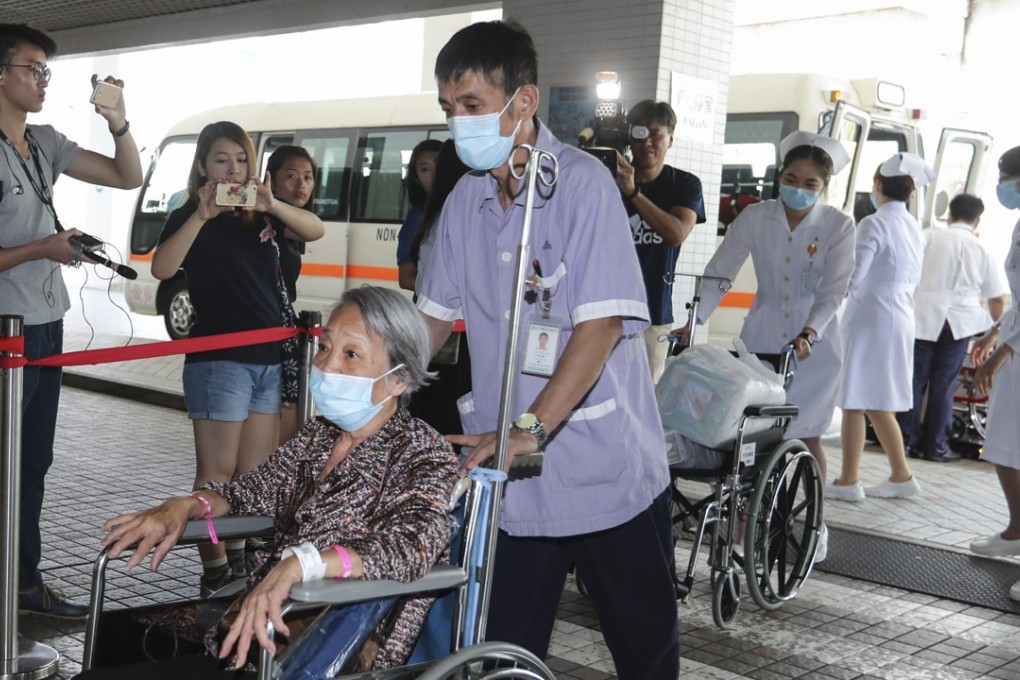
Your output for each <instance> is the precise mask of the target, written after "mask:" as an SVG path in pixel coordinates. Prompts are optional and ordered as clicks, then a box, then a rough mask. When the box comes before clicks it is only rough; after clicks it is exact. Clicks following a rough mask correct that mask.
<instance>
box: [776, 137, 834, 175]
mask: <svg viewBox="0 0 1020 680" xmlns="http://www.w3.org/2000/svg"><path fill="white" fill-rule="evenodd" d="M798 146H816V147H818V148H819V149H821V150H822V151H824V152H825V153H827V154H829V158H831V159H832V174H834V175H835V174H838V173H839V171H840V170H842V169H843V168H845V167H846V164H847V163H849V162H850V156H849V154H847V152H846V149H844V148H843V145H842V144H840V143H839V141H837V140H835V139H833V138H832V137H826V136H825V135H816V134H815V133H813V132H804V131H803V130H797V131H796V132H794V133H792V134H789V135H787V136H786V137H785V138H784V139H783V141H781V142H779V157H780V158H781V159H783V160H785V159H786V154H788V153H790V152H791V151H792V150H794V149H796V148H797V147H798Z"/></svg>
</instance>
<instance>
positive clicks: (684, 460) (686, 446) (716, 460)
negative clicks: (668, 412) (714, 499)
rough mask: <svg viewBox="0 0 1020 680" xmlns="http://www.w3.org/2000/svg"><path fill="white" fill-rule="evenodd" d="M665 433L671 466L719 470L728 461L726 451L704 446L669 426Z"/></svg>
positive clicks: (684, 468)
mask: <svg viewBox="0 0 1020 680" xmlns="http://www.w3.org/2000/svg"><path fill="white" fill-rule="evenodd" d="M664 434H665V435H666V456H667V458H668V459H669V466H670V467H671V468H675V469H678V470H717V469H719V468H721V467H722V466H723V465H725V463H726V452H725V451H720V450H719V449H710V448H708V447H707V446H702V445H701V444H699V443H697V442H695V441H692V440H690V439H688V438H687V437H685V436H683V435H682V434H680V433H679V432H677V431H676V430H671V429H669V428H668V427H667V428H666V429H665V432H664Z"/></svg>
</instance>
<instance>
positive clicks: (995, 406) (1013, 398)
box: [970, 146, 1020, 600]
mask: <svg viewBox="0 0 1020 680" xmlns="http://www.w3.org/2000/svg"><path fill="white" fill-rule="evenodd" d="M996 194H997V195H998V197H999V202H1000V203H1001V204H1002V205H1003V206H1005V207H1006V208H1009V209H1010V210H1016V209H1020V146H1018V147H1014V148H1012V149H1010V150H1009V151H1007V152H1006V153H1004V154H1002V157H1001V158H999V185H998V186H997V187H996ZM1011 244H1012V245H1011V246H1010V250H1009V254H1008V255H1007V256H1006V279H1007V280H1008V281H1009V291H1010V294H1011V295H1012V298H1013V306H1012V307H1011V308H1010V309H1009V310H1008V311H1007V312H1006V313H1005V314H1004V315H1003V316H1002V318H1001V319H1000V320H999V323H997V324H995V326H993V330H992V331H990V332H988V333H987V334H985V336H984V337H982V338H981V339H980V340H978V341H977V342H976V343H975V344H974V349H973V350H972V352H971V356H972V358H973V359H974V362H975V363H977V364H980V365H979V366H978V369H977V371H976V372H975V373H974V385H975V387H977V389H978V390H979V391H981V392H988V391H989V390H990V394H989V397H988V424H987V426H986V428H985V446H984V450H983V452H982V454H981V459H982V460H986V461H989V462H990V463H993V464H994V465H995V472H996V473H997V474H998V476H999V485H1000V486H1001V487H1002V492H1003V495H1005V497H1006V505H1007V506H1008V507H1009V526H1007V527H1006V528H1005V529H1004V530H1002V531H1001V532H1000V533H997V534H993V535H991V536H988V537H986V538H981V539H978V540H976V541H974V542H973V543H971V544H970V549H971V552H974V553H977V554H978V555H991V556H996V557H1001V556H1004V555H1020V417H1018V416H1020V413H1018V409H1017V404H1020V358H1018V357H1017V356H1016V351H1017V349H1020V311H1018V309H1017V302H1016V301H1017V300H1020V297H1018V296H1020V222H1017V225H1016V226H1015V227H1014V228H1013V238H1012V241H1011ZM996 345H998V346H997V347H996ZM993 348H994V349H995V351H994V352H992V349H993ZM989 353H991V356H990V357H989V356H988V355H989ZM982 362H983V363H982ZM1009 596H1010V597H1011V598H1012V599H1014V600H1020V581H1017V582H1016V583H1014V584H1013V587H1012V588H1010V591H1009Z"/></svg>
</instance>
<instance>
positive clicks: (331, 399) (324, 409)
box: [308, 364, 403, 432]
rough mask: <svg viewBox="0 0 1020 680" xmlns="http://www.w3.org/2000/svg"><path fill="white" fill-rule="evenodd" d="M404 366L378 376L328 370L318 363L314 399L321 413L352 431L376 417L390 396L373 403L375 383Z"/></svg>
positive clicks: (314, 373) (313, 378)
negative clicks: (328, 371) (320, 366)
mask: <svg viewBox="0 0 1020 680" xmlns="http://www.w3.org/2000/svg"><path fill="white" fill-rule="evenodd" d="M401 366H403V364H399V365H397V366H394V367H393V368H391V369H390V370H388V371H386V372H385V373H383V374H382V375H381V376H379V377H378V378H375V379H374V380H373V379H372V378H364V377H362V376H360V375H345V374H343V373H327V372H326V371H323V370H322V369H321V368H319V367H318V366H312V371H311V374H310V375H309V377H308V387H309V389H310V390H311V393H312V401H314V402H315V408H316V410H318V412H319V414H320V415H322V417H324V418H325V419H326V420H328V421H330V422H331V423H333V424H334V425H336V426H337V427H339V428H340V429H343V430H347V431H348V432H354V431H356V430H360V429H361V428H362V427H364V426H365V424H366V423H367V422H368V421H370V420H372V418H374V417H375V416H376V415H377V414H378V413H379V412H380V411H382V408H383V404H385V403H386V402H387V401H388V400H389V399H390V397H392V396H393V395H389V396H387V397H386V399H383V400H382V401H380V402H379V403H378V404H373V403H372V385H374V384H375V382H376V380H382V379H383V378H385V377H386V376H388V375H389V374H390V373H392V372H393V371H395V370H397V369H398V368H400V367H401Z"/></svg>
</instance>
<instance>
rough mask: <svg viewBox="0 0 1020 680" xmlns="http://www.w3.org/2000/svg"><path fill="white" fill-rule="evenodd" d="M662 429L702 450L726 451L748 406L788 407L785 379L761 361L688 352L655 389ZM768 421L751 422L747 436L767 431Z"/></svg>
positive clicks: (716, 351) (698, 349)
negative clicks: (670, 430)
mask: <svg viewBox="0 0 1020 680" xmlns="http://www.w3.org/2000/svg"><path fill="white" fill-rule="evenodd" d="M655 397H656V400H657V401H658V403H659V414H660V415H661V416H662V424H663V426H665V427H667V428H671V429H673V430H676V431H677V432H678V433H680V434H681V435H683V436H684V437H687V438H688V439H691V440H693V441H695V442H697V443H698V444H701V445H702V446H707V447H709V448H713V449H719V448H726V447H728V446H729V445H731V444H732V442H733V440H734V439H736V436H737V425H738V424H739V422H740V418H741V417H742V416H743V414H744V409H746V408H747V407H748V406H764V405H774V404H783V403H785V402H786V391H785V390H784V389H783V381H782V378H781V377H780V376H779V375H777V374H776V373H775V372H773V371H770V370H768V369H767V368H765V366H763V365H762V364H761V362H760V361H758V359H757V358H756V357H754V356H753V355H750V354H746V350H745V351H744V352H742V353H741V356H740V357H739V358H738V357H735V356H733V355H732V354H730V353H729V352H727V351H726V350H723V349H720V348H718V347H712V346H710V345H696V346H694V347H690V348H688V349H686V350H684V351H683V352H682V353H681V354H680V356H678V357H677V358H676V359H674V360H672V361H670V362H668V363H667V365H666V369H665V371H664V372H663V375H662V378H661V379H660V380H659V383H658V384H657V385H656V386H655ZM770 426H771V423H770V422H769V421H756V422H748V424H747V426H746V427H745V432H754V431H757V430H764V429H768V428H769V427H770Z"/></svg>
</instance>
